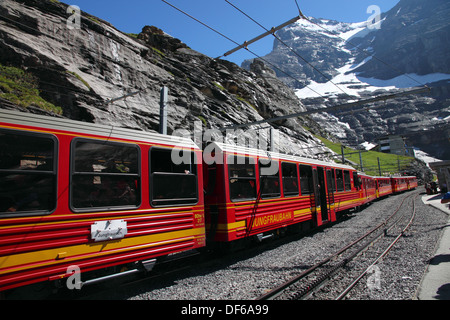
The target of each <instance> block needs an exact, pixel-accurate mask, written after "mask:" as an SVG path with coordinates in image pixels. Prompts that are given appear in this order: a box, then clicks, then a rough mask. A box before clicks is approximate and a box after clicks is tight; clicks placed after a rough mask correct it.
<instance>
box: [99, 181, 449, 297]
mask: <svg viewBox="0 0 450 320" xmlns="http://www.w3.org/2000/svg"><path fill="white" fill-rule="evenodd" d="M420 193H424V190H423V188H422V187H419V188H418V190H415V191H409V192H407V193H403V194H399V195H393V196H390V197H388V198H385V199H382V200H379V201H376V202H374V203H372V204H370V205H369V206H368V207H366V208H365V209H363V210H362V211H360V212H357V213H354V214H351V215H350V216H349V217H348V219H345V220H343V221H341V222H339V223H337V224H335V225H333V226H331V227H328V228H325V229H323V230H321V231H318V232H314V233H312V234H310V235H305V236H302V237H297V238H296V239H295V240H292V241H290V242H288V243H283V244H280V245H276V246H272V248H266V249H264V250H259V251H258V250H256V251H252V253H251V254H249V253H248V251H243V252H237V253H234V254H232V255H229V256H225V257H224V258H223V259H222V260H220V261H218V262H214V263H210V264H208V265H200V266H195V267H192V268H189V269H187V270H185V271H184V272H181V273H180V272H177V273H174V274H172V275H168V276H164V277H162V278H157V279H151V280H149V281H146V282H144V283H141V284H140V285H139V287H132V288H130V287H127V288H126V289H125V288H124V289H118V290H114V292H111V296H110V297H103V298H104V299H107V298H114V299H130V300H253V299H256V298H258V297H259V296H260V295H262V294H264V293H265V292H267V291H268V290H270V289H272V288H274V287H276V286H277V285H279V284H281V283H282V282H284V281H285V280H287V279H289V278H291V277H293V276H295V275H297V274H299V273H301V272H302V271H303V270H305V269H307V268H309V267H310V266H312V265H314V264H315V263H317V262H319V261H321V260H322V259H324V258H326V257H327V256H328V255H329V254H330V253H334V252H336V251H338V250H339V249H340V248H341V247H343V246H344V245H346V244H349V243H350V242H352V241H354V240H356V239H357V238H359V237H360V236H361V235H363V234H364V233H365V232H367V231H369V230H370V229H372V228H373V227H375V226H377V225H378V224H380V223H381V222H383V221H384V219H386V218H387V217H388V216H390V215H391V214H392V212H393V210H394V209H395V208H397V207H398V205H399V204H400V202H401V200H402V199H403V198H404V197H407V196H408V195H410V194H413V196H415V195H416V194H419V196H418V197H417V199H416V201H415V204H416V217H415V219H414V221H413V224H412V225H411V227H410V228H409V229H408V231H407V232H406V235H405V236H404V237H402V238H401V239H400V240H399V241H398V242H397V244H396V245H395V246H394V248H393V249H392V250H391V251H390V252H389V254H388V255H387V256H386V257H385V258H384V259H383V260H382V261H380V262H379V263H378V264H377V265H376V267H377V277H378V280H379V282H377V283H376V284H377V285H376V286H373V285H368V283H369V282H368V280H367V279H362V280H361V281H360V283H359V284H358V285H357V287H356V288H355V289H354V290H353V291H352V292H351V294H350V295H349V296H348V297H347V298H348V299H356V300H360V299H364V300H412V299H415V294H416V292H417V289H418V286H419V284H420V281H421V279H422V276H423V274H424V272H425V270H426V268H427V265H428V263H429V261H430V259H431V258H432V256H433V253H434V250H435V247H436V243H437V241H438V240H439V237H440V233H441V231H442V228H443V227H444V226H445V225H446V223H447V222H448V218H449V217H448V215H447V214H445V213H443V212H442V211H440V210H438V209H436V208H434V207H432V206H428V205H425V204H424V203H423V202H422V201H421V197H422V194H420ZM405 203H407V202H405ZM408 205H410V204H408ZM180 263H183V262H180ZM372 275H373V274H372ZM372 280H373V277H372ZM330 298H331V297H330Z"/></svg>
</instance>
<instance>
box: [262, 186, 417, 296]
mask: <svg viewBox="0 0 450 320" xmlns="http://www.w3.org/2000/svg"><path fill="white" fill-rule="evenodd" d="M417 196H418V194H416V195H415V196H414V194H407V195H405V196H404V197H403V198H402V200H401V202H400V204H399V205H398V207H397V208H396V209H395V210H394V211H393V213H392V214H391V215H390V216H389V217H388V218H387V219H386V220H385V221H384V222H382V223H381V224H379V225H377V226H376V227H374V228H372V229H371V230H370V231H369V232H367V233H365V234H364V235H363V236H361V237H360V238H358V239H357V240H355V241H353V242H352V243H350V244H348V245H346V246H345V247H343V248H342V249H340V250H339V251H337V252H336V253H334V254H332V255H330V256H328V257H327V258H325V259H323V260H322V261H320V262H318V263H317V264H315V265H314V266H312V267H310V268H309V269H307V270H305V271H303V272H302V273H300V274H299V275H297V276H295V277H293V278H291V279H289V280H287V281H286V282H284V283H283V284H281V285H279V286H278V287H276V288H274V289H272V290H271V291H269V292H267V293H265V294H264V295H262V296H260V297H258V298H257V300H304V299H311V300H313V299H320V300H323V299H335V300H341V299H344V298H346V297H347V296H348V294H349V293H350V292H351V290H352V289H353V288H354V287H355V286H356V285H358V283H359V282H360V280H361V279H363V278H364V276H366V275H368V274H370V273H373V275H372V276H371V278H370V279H369V280H368V282H367V284H368V286H374V287H376V286H377V267H376V264H377V263H378V262H379V261H380V260H381V259H383V257H385V256H386V255H387V254H388V252H389V251H390V250H391V249H392V248H393V246H394V245H395V243H397V241H398V240H399V239H400V238H401V237H402V236H403V235H404V234H405V232H406V230H407V229H408V228H409V226H410V225H411V223H412V221H413V219H414V216H415V205H414V201H415V199H416V198H417ZM410 202H411V203H412V205H409V203H410ZM408 208H412V210H408ZM343 274H345V276H343ZM349 278H350V279H353V280H352V281H348V279H349Z"/></svg>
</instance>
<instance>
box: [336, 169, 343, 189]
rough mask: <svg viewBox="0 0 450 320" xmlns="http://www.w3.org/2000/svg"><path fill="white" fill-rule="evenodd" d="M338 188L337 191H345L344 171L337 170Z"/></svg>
mask: <svg viewBox="0 0 450 320" xmlns="http://www.w3.org/2000/svg"><path fill="white" fill-rule="evenodd" d="M336 188H337V191H344V177H343V175H342V170H338V169H336Z"/></svg>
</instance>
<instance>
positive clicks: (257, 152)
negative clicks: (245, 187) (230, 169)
mask: <svg viewBox="0 0 450 320" xmlns="http://www.w3.org/2000/svg"><path fill="white" fill-rule="evenodd" d="M212 144H213V146H212V147H211V148H217V149H216V150H220V151H222V152H227V153H235V154H236V155H239V154H240V155H250V156H257V157H261V158H268V157H269V156H270V158H272V159H276V160H287V161H295V162H302V163H306V164H315V165H320V166H326V167H327V166H328V167H335V168H342V169H348V170H355V168H353V167H351V166H348V165H343V164H338V163H335V162H326V161H321V160H316V159H310V158H305V157H300V156H294V155H288V154H282V153H277V152H271V151H265V150H261V149H254V148H248V147H242V146H236V145H231V144H225V143H220V142H213V143H212Z"/></svg>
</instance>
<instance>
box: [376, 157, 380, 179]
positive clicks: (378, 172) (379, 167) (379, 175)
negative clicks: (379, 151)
mask: <svg viewBox="0 0 450 320" xmlns="http://www.w3.org/2000/svg"><path fill="white" fill-rule="evenodd" d="M377 160H378V173H379V176H380V177H381V165H380V158H378V157H377Z"/></svg>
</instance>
